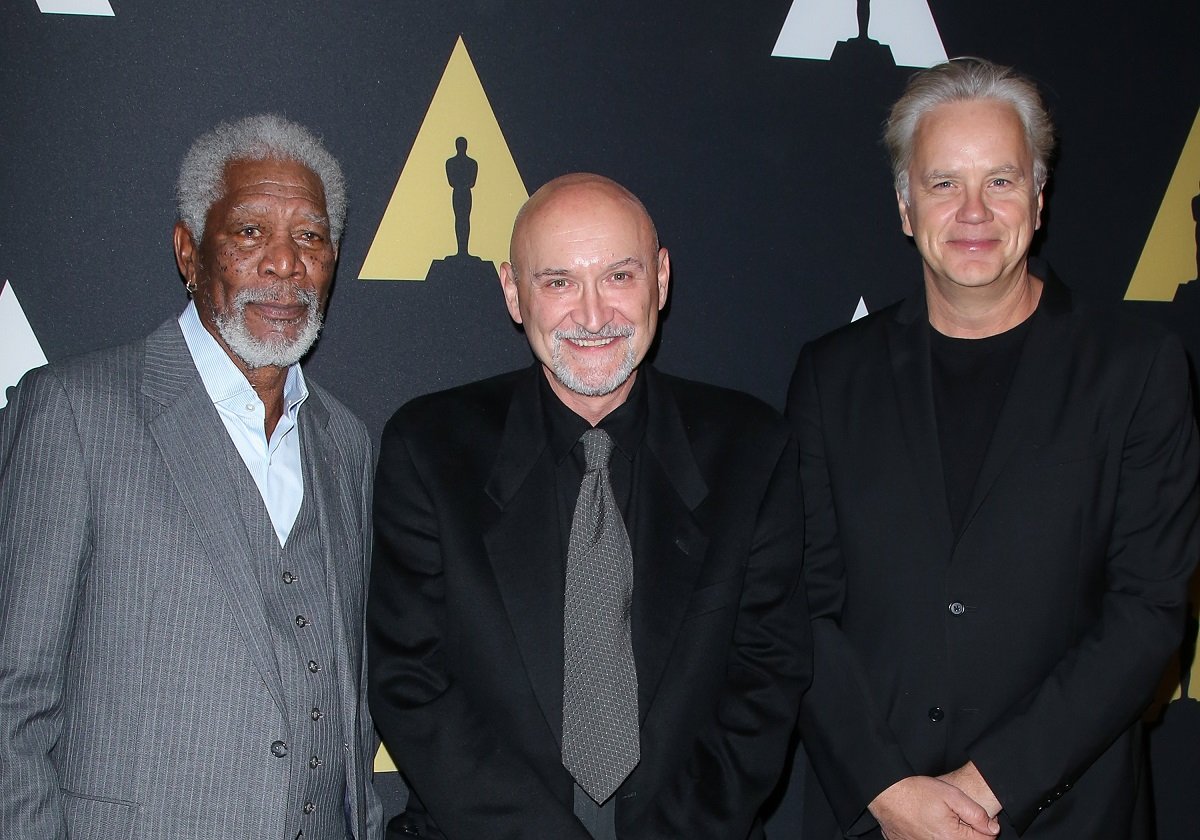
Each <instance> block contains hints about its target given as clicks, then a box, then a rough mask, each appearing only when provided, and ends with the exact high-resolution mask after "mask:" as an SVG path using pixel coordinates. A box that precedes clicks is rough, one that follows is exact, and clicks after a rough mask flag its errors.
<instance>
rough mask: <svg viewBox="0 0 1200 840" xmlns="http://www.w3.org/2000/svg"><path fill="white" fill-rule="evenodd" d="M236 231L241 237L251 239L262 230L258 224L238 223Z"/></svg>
mask: <svg viewBox="0 0 1200 840" xmlns="http://www.w3.org/2000/svg"><path fill="white" fill-rule="evenodd" d="M237 233H238V236H240V237H242V238H243V239H253V238H255V237H256V236H258V235H259V234H261V233H262V230H261V229H260V228H259V227H258V225H238V229H237Z"/></svg>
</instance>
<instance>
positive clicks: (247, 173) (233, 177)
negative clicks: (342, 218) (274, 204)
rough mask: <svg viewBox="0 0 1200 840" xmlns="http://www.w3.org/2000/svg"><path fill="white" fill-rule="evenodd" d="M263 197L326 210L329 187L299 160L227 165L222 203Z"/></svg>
mask: <svg viewBox="0 0 1200 840" xmlns="http://www.w3.org/2000/svg"><path fill="white" fill-rule="evenodd" d="M247 193H261V194H264V195H279V196H280V197H295V198H302V199H305V200H307V201H311V202H312V203H313V204H315V205H317V206H318V207H319V208H321V211H322V212H324V209H325V185H324V184H323V183H322V182H321V179H320V178H319V177H318V176H317V174H316V173H315V172H313V171H312V170H311V169H309V168H308V167H307V166H305V165H304V164H303V163H300V162H299V161H295V160H289V159H286V158H285V159H281V158H274V157H267V158H235V159H233V160H230V161H228V162H227V163H226V164H225V168H224V171H223V172H222V177H221V195H220V196H219V198H220V199H227V198H231V197H234V196H237V195H240V194H247Z"/></svg>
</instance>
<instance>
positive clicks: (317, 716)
mask: <svg viewBox="0 0 1200 840" xmlns="http://www.w3.org/2000/svg"><path fill="white" fill-rule="evenodd" d="M308 716H309V717H310V718H312V719H313V720H320V719H321V718H323V717H325V713H324V712H322V711H321V710H320V709H318V708H317V707H316V706H313V708H312V711H311V712H309V713H308Z"/></svg>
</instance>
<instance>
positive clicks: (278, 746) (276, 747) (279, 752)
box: [271, 741, 287, 758]
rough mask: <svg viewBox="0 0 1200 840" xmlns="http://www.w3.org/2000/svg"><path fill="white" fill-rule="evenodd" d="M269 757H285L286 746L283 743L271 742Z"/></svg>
mask: <svg viewBox="0 0 1200 840" xmlns="http://www.w3.org/2000/svg"><path fill="white" fill-rule="evenodd" d="M271 755H273V756H275V757H276V758H283V757H284V756H285V755H287V744H285V743H283V741H272V742H271Z"/></svg>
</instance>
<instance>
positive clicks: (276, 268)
mask: <svg viewBox="0 0 1200 840" xmlns="http://www.w3.org/2000/svg"><path fill="white" fill-rule="evenodd" d="M258 270H259V273H260V274H262V275H265V276H269V277H279V278H280V279H288V278H295V277H300V276H302V275H303V274H304V260H302V259H301V258H300V249H299V247H298V246H297V245H296V243H295V242H294V241H293V240H292V237H291V236H290V235H289V234H287V233H285V232H280V233H276V234H274V235H272V236H271V237H270V239H268V240H267V243H266V245H265V247H264V248H263V254H262V261H261V262H260V263H259V266H258Z"/></svg>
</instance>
